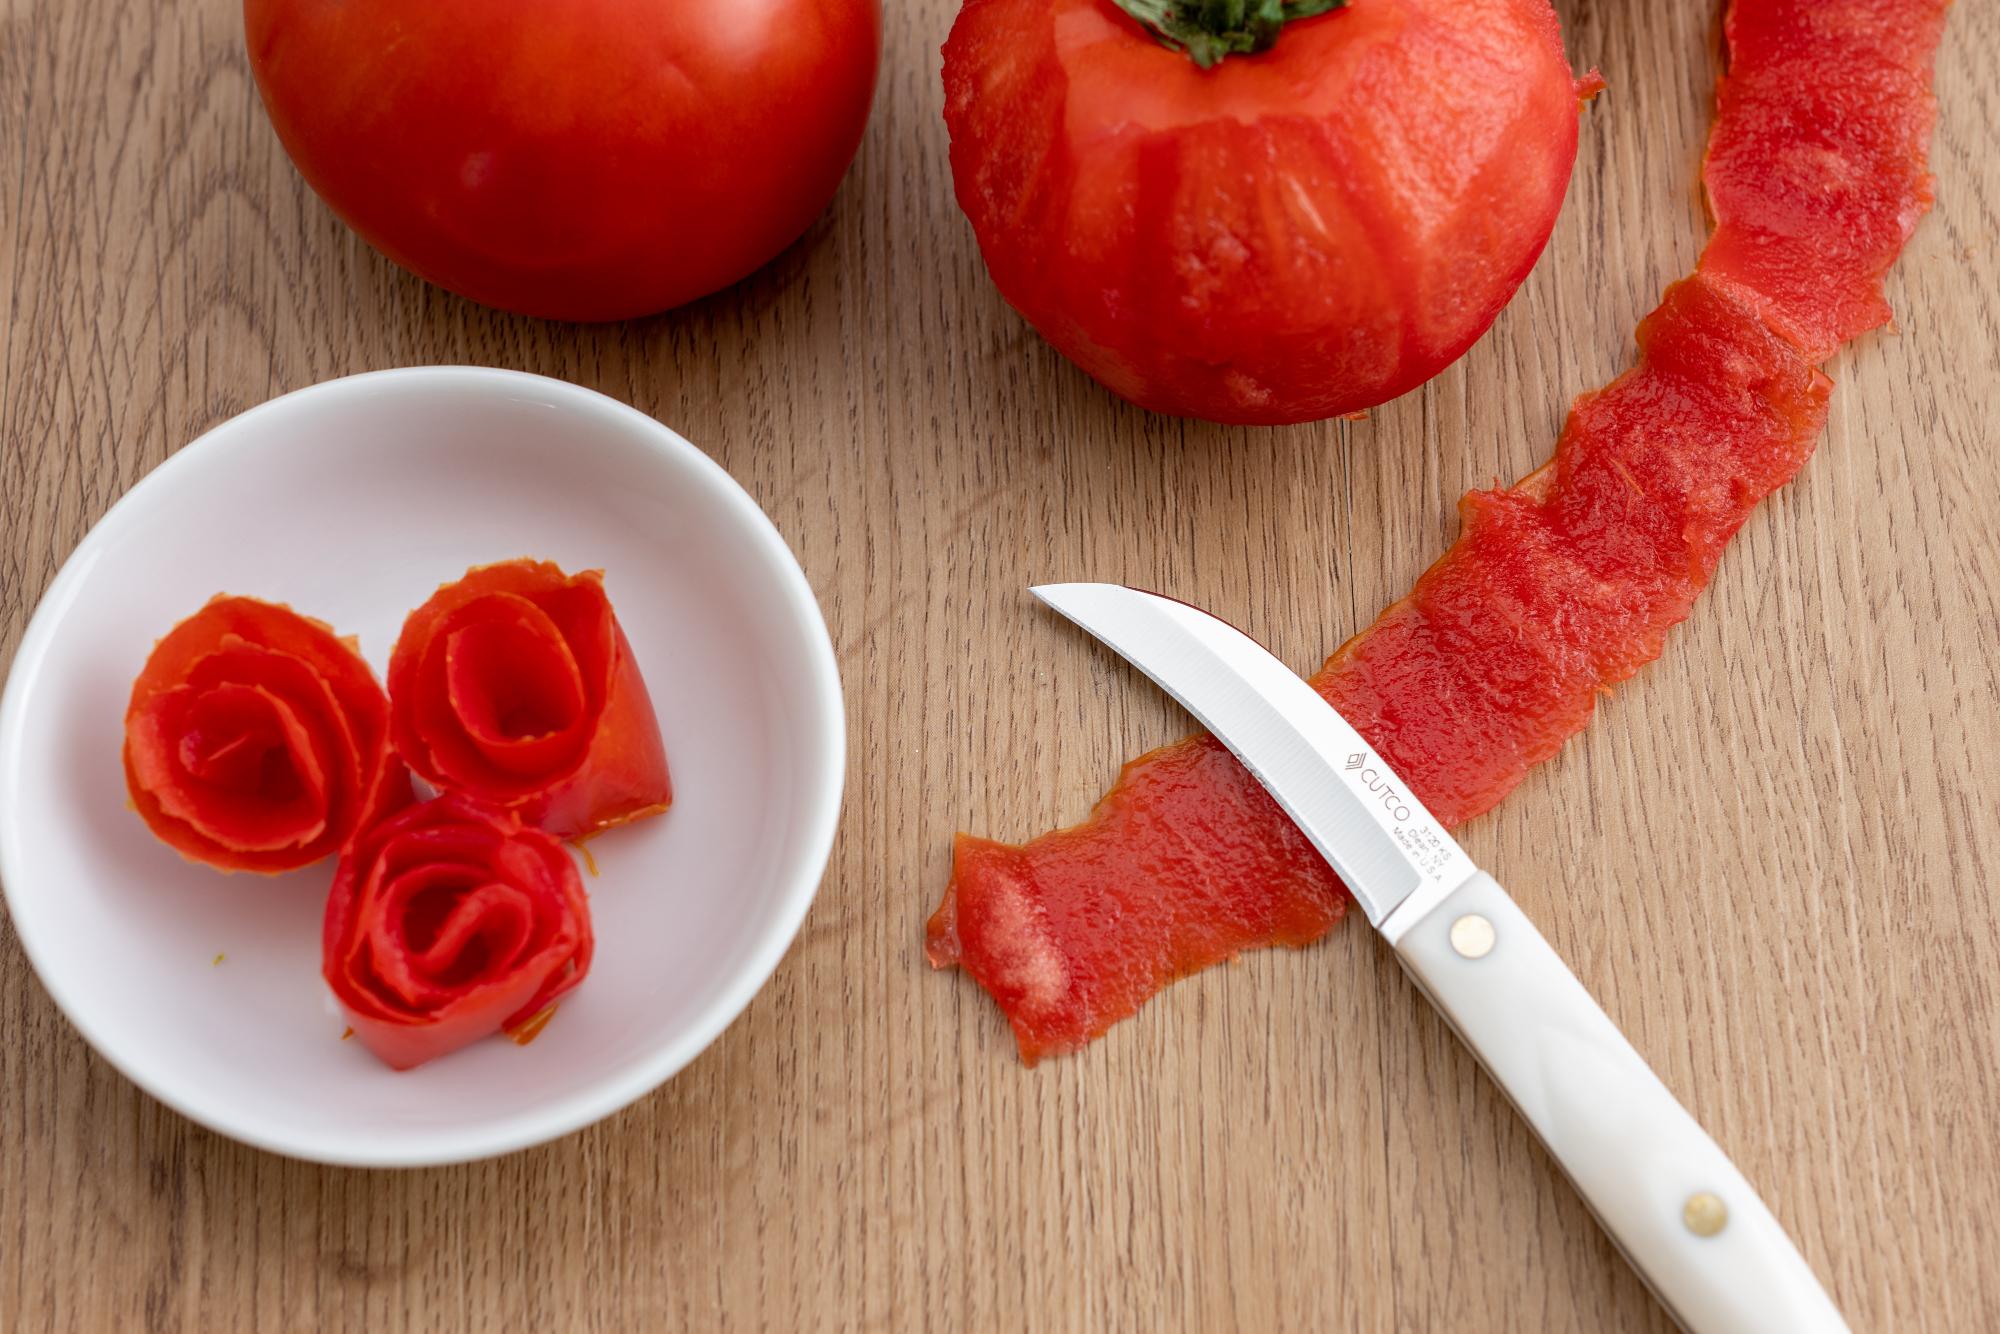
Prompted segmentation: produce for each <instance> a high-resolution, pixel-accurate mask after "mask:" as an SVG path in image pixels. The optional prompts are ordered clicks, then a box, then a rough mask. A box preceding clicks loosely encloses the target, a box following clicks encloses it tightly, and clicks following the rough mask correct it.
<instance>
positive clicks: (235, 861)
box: [125, 596, 410, 873]
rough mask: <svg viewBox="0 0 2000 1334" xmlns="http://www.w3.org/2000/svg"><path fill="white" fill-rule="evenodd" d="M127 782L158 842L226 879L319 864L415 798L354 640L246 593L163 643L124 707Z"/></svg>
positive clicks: (207, 610)
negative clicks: (362, 829)
mask: <svg viewBox="0 0 2000 1334" xmlns="http://www.w3.org/2000/svg"><path fill="white" fill-rule="evenodd" d="M125 782H126V787H127V789H128V790H129V791H130V793H131V797H132V805H133V806H134V808H136V809H137V810H138V812H139V814H140V815H141V816H143V817H144V818H145V821H146V825H147V827H148V828H150V829H151V830H152V831H153V833H154V834H156V835H157V836H158V837H159V838H160V839H161V840H162V841H163V842H165V843H167V844H168V845H169V846H171V847H172V848H173V849H174V850H175V851H177V852H179V853H180V854H181V855H182V856H184V857H186V858H188V859H189V860H191V861H199V862H206V863H207V864H209V865H210V866H214V867H217V868H219V869H221V870H224V871H259V872H265V873H276V872H279V871H290V870H295V869H297V868H298V867H301V866H307V865H310V864H311V863H313V862H316V861H318V860H320V859H321V858H322V857H325V856H327V855H328V854H330V853H333V852H337V851H338V850H339V849H340V847H341V845H342V844H343V843H345V842H346V841H347V839H348V837H349V835H351V834H352V833H353V832H354V831H355V829H356V828H358V827H360V826H361V825H362V824H364V823H366V822H367V821H369V820H372V819H375V818H378V817H379V816H380V815H381V814H383V813H384V812H385V811H388V810H391V809H393V808H394V807H396V806H397V805H400V804H401V803H403V802H405V801H407V800H409V797H410V780H409V774H408V772H407V771H406V770H405V769H404V768H403V765H402V764H401V762H400V761H398V760H397V759H396V758H395V756H394V755H393V754H392V753H391V751H390V748H389V702H388V700H387V699H386V698H385V697H384V695H383V693H382V687H381V686H380V685H379V684H378V683H377V682H376V680H375V676H374V673H372V672H370V671H369V670H368V664H367V663H365V662H363V661H362V660H361V655H360V654H358V653H357V652H355V650H354V646H353V644H352V643H351V642H350V641H348V640H344V639H341V638H340V637H338V636H337V635H335V634H334V632H333V631H332V629H330V628H329V627H328V626H326V625H324V624H322V623H321V622H319V621H315V620H311V619H309V618H307V617H304V616H301V615H299V614H298V613H297V612H295V611H293V610H291V609H290V608H289V607H284V606H280V605H278V604H276V603H270V602H260V601H258V600H256V599H255V598H245V597H226V596H218V597H216V598H215V599H213V600H212V601H210V602H209V604H208V605H207V606H205V607H203V608H202V609H201V610H200V611H198V612H196V613H195V614H194V615H193V616H190V617H189V618H188V619H186V620H184V621H182V622H181V623H180V624H179V625H177V626H175V627H174V628H173V630H172V631H170V632H169V633H168V634H167V636H166V638H164V639H162V640H161V641H160V642H159V643H158V644H157V645H155V646H154V648H153V652H152V656H151V657H149V658H148V659H147V660H146V666H145V668H144V670H142V671H141V672H140V673H139V677H138V679H137V680H136V681H134V682H133V683H132V698H131V702H130V704H129V705H128V706H127V708H126V712H125Z"/></svg>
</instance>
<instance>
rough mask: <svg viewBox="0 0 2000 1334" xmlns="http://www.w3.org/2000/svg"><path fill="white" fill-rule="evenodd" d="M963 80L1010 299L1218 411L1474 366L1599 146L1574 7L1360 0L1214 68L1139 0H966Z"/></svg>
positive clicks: (979, 224) (1239, 416)
mask: <svg viewBox="0 0 2000 1334" xmlns="http://www.w3.org/2000/svg"><path fill="white" fill-rule="evenodd" d="M1287 3H1288V4H1290V3H1291V0H1287ZM1129 7H1131V8H1136V9H1138V10H1140V11H1141V12H1145V11H1146V10H1148V9H1151V10H1153V11H1155V12H1169V13H1171V12H1172V11H1173V9H1174V8H1180V9H1184V10H1186V11H1188V12H1190V13H1200V12H1202V11H1205V10H1211V11H1212V10H1222V11H1228V10H1231V9H1232V6H1231V5H1229V4H1227V3H1216V2H1215V0H1209V3H1202V2H1201V0H1185V3H1182V4H1177V5H1176V6H1166V5H1162V4H1160V3H1159V2H1158V0H1152V3H1150V4H1148V3H1145V0H1134V3H1133V4H1132V5H1131V6H1129ZM1257 7H1259V0H1251V4H1250V6H1249V8H1253V9H1254V8H1257ZM1245 8H1246V6H1244V5H1242V4H1236V5H1234V6H1233V9H1234V10H1236V11H1242V10H1244V9H1245ZM1268 8H1269V9H1272V10H1276V9H1278V4H1277V0H1269V3H1268ZM1282 12H1284V13H1286V14H1288V15H1289V14H1296V13H1297V12H1298V9H1296V8H1288V9H1286V10H1283V11H1282ZM944 89H945V121H946V123H947V124H948V125H949V126H950V129H951V165H952V175H953V177H954V179H955V180H956V182H957V187H958V202H959V206H960V207H961V208H963V209H964V210H965V213H966V215H967V216H968V217H969V218H970V219H971V220H972V226H973V230H974V231H975V232H976V233H977V234H978V237H979V245H980V249H981V251H982V252H984V254H985V256H986V263H987V267H988V268H989V269H990V270H991V271H992V274H993V280H994V282H995V283H997V284H998V285H999V288H1000V291H1001V293H1002V294H1003V295H1004V296H1005V297H1006V298H1007V300H1008V301H1010V302H1011V303H1013V305H1014V306H1015V308H1016V309H1018V310H1019V311H1020V312H1021V313H1022V314H1023V315H1025V316H1027V318H1028V320H1029V322H1030V323H1032V324H1033V325H1034V326H1035V328H1036V329H1038V330H1039V331H1040V332H1041V334H1042V336H1043V337H1045V338H1047V339H1048V340H1049V341H1050V342H1051V343H1054V344H1055V345H1056V347H1057V348H1059V349H1060V350H1061V351H1062V352H1063V354H1064V355H1065V356H1067V357H1069V358H1070V359H1071V360H1072V361H1074V362H1076V363H1077V364H1078V365H1080V366H1082V367H1083V368H1084V369H1085V370H1087V371H1089V372H1090V373H1091V374H1092V375H1094V376H1096V377H1097V378H1098V379H1099V380H1101V381H1102V382H1103V383H1104V384H1105V385H1106V386H1107V387H1109V388H1110V389H1111V390H1113V391H1114V392H1116V393H1118V394H1121V395H1123V396H1124V397H1126V398H1129V399H1131V400H1132V401H1133V402H1135V403H1138V404H1140V405H1141V406H1142V407H1147V408H1151V409H1153V410H1155V411H1158V412H1169V413H1175V414H1179V415H1184V416H1192V417H1206V418H1210V419H1212V420H1215V421H1225V422H1250V423H1261V424H1275V423H1282V422H1298V421H1309V420H1313V419H1317V418H1321V417H1329V416H1333V415H1335V414H1338V413H1345V412H1353V411H1357V410H1359V409H1362V408H1367V407H1372V406H1374V405H1375V404H1377V403H1381V402H1384V401H1386V400H1388V399H1391V398H1394V397H1395V396H1396V395H1398V394H1401V393H1403V392H1405V391H1406V390H1409V389H1411V388H1414V387H1415V386H1416V385H1419V384H1421V383H1423V382H1424V381H1425V380H1428V379H1429V378H1430V377H1431V376H1433V375H1435V374H1437V373H1438V371H1440V370H1442V369H1443V368H1444V367H1445V366H1448V365H1449V364H1451V362H1453V361H1454V360H1456V359H1457V358H1458V357H1459V356H1460V355H1461V354H1463V353H1464V351H1465V349H1466V348H1468V347H1470V346H1471V345H1472V343H1473V340H1475V339H1476V338H1478V337H1479V335H1480V334H1481V333H1483V332H1485V330H1486V327H1487V326H1488V325H1489V324H1491V323H1492V322H1493V317H1494V316H1495V315H1497V314H1499V312H1500V308H1501V307H1502V306H1504V305H1506V303H1507V300H1508V298H1509V297H1511V296H1512V295H1513V294H1514V290H1515V288H1517V287H1518V286H1519V285H1520V283H1521V280H1522V279H1523V278H1524V277H1526V276H1527V273H1528V270H1529V268H1530V267H1532V266H1533V264H1534V262H1535V257H1536V256H1537V255H1539V254H1540V253H1541V250H1542V246H1543V244H1544V243H1545V242H1546V241H1547V240H1548V236H1549V231H1550V229H1551V228H1552V227H1553V226H1554V225H1555V217H1556V212H1557V209H1558V208H1559V207H1560V206H1561V204H1562V196H1563V190H1564V188H1565V186H1566V185H1567V184H1568V182H1569V175H1570V167H1571V164H1572V162H1573V161H1574V159H1575V157H1576V137H1577V127H1576V119H1577V100H1578V93H1577V86H1576V84H1575V82H1574V81H1573V80H1572V78H1571V76H1570V71H1569V66H1568V65H1567V64H1566V63H1565V61H1564V59H1563V53H1562V43H1561V39H1560V35H1559V33H1558V31H1557V28H1556V19H1555V14H1554V13H1553V11H1551V10H1550V8H1549V4H1548V0H1350V3H1349V4H1348V5H1347V6H1346V7H1345V8H1341V9H1335V10H1333V11H1332V12H1330V13H1325V14H1321V15H1319V16H1317V17H1303V18H1301V17H1293V18H1291V19H1290V21H1289V22H1285V23H1284V24H1283V26H1282V27H1281V28H1279V29H1278V30H1277V35H1276V39H1275V42H1273V43H1272V44H1271V45H1270V47H1269V49H1268V50H1264V51H1262V52H1260V53H1257V54H1236V55H1224V56H1222V58H1221V59H1220V60H1218V61H1216V62H1215V63H1214V64H1213V66H1212V67H1210V68H1202V67H1201V66H1199V65H1197V64H1196V62H1195V61H1194V60H1193V59H1191V58H1190V56H1189V54H1188V53H1187V52H1184V51H1181V50H1175V49H1169V48H1168V47H1167V46H1166V45H1163V44H1162V43H1161V42H1160V41H1159V40H1157V39H1156V38H1155V37H1154V36H1153V35H1152V33H1151V32H1150V31H1149V30H1148V29H1147V28H1145V27H1142V26H1141V25H1140V24H1139V23H1138V22H1137V21H1135V20H1134V19H1133V17H1131V15H1130V14H1128V13H1127V12H1126V10H1125V8H1121V6H1120V5H1119V4H1117V3H1114V0H966V4H965V7H964V8H963V9H962V10H961V11H960V13H959V16H958V21H957V22H956V23H955V24H954V25H953V27H952V30H951V35H950V38H949V39H948V40H947V41H946V42H945V45H944Z"/></svg>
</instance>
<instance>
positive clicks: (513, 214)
mask: <svg viewBox="0 0 2000 1334" xmlns="http://www.w3.org/2000/svg"><path fill="white" fill-rule="evenodd" d="M243 17H244V25H245V28H246V29H247V34H248V38H249V47H250V66H251V68H252V69H253V70H254V71H255V72H256V76H257V86H258V88H259V89H260V90H261V91H262V92H263V95H264V105H265V106H266V107H267V108H268V109H269V110H270V113H271V120H272V123H273V124H274V125H276V126H277V130H278V137H279V138H280V139H281V140H283V142H284V145H285V149H286V151H287V152H289V153H290V154H291V156H292V160H293V161H294V162H296V163H297V164H298V167H299V170H300V171H301V172H303V173H304V174H305V178H306V180H307V181H309V182H310V183H311V184H312V187H313V189H315V190H317V191H318V192H319V193H320V195H321V197H322V198H324V199H325V200H326V201H327V203H328V204H330V205H332V206H333V209H334V211H335V212H336V213H338V214H340V216H341V217H342V218H344V219H346V220H347V222H348V223H349V225H351V226H352V227H353V228H354V230H355V231H357V232H359V233H361V235H362V236H363V237H364V238H365V239H366V240H367V241H368V242H369V243H370V244H371V245H373V246H375V248H376V249H378V250H380V251H381V252H382V253H383V254H385V255H387V256H388V257H389V258H391V259H393V260H395V261H396V262H397V263H399V264H402V265H404V266H405V267H407V268H410V269H412V270H414V271H415V272H417V273H418V274H420V275H421V276H423V277H425V278H428V279H430V280H431V281H432V282H434V283H437V284H438V285H440V286H442V287H448V288H450V289H451V290H452V291H454V292H460V293H463V294H464V295H466V296H469V297H471V298H472V299H473V300H475V301H483V302H485V303H486V304H488V305H492V306H499V307H502V308H503V309H506V310H513V311H520V312H523V313H525V314H530V315H542V316H548V317H551V318H556V319H573V320H609V319H621V318H624V317H627V316H632V315H643V314H646V313H648V312H651V311H656V310H663V309H665V308H667V307H669V306H675V305H679V304H680V303H682V302H684V301H689V300H692V299H693V298H695V297H698V296H701V295H703V294H705V293H708V292H713V291H715V290H716V289H717V288H719V287H725V286H727V285H728V284H730V283H732V282H735V281H736V280H737V279H739V278H742V277H743V276H745V275H746V274H748V273H750V272H751V271H752V270H753V269H755V268H757V267H758V266H759V265H761V264H763V263H764V262H765V261H767V260H769V259H770V258H771V257H772V256H773V255H775V254H777V253H778V252H779V251H780V250H782V249H784V248H785V247H786V246H787V245H789V244H790V243H791V242H792V241H793V240H795V239H796V238H797V237H798V236H799V234H800V233H801V232H803V231H804V230H805V229H806V226H807V224H808V223H810V222H811V221H812V219H813V217H814V216H815V215H816V214H817V213H819V211H820V210H821V209H822V208H824V207H825V206H826V203H827V201H828V200H829V199H831V198H832V197H833V191H834V187H835V186H836V185H838V184H839V181H840V177H841V174H842V173H843V172H845V171H846V169H847V164H848V162H849V161H850V160H852V158H853V156H854V151H855V148H856V147H857V146H858V145H859V144H860V142H861V131H862V127H863V124H864V123H865V122H866V120H867V117H868V104H869V100H870V98H871V97H872V95H873V93H874V87H875V71H876V65H877V63H878V61H879V59H880V54H881V35H882V16H881V9H880V7H879V0H812V2H811V3H810V4H787V3H783V0H730V2H729V3H724V4H696V3H691V2H689V0H245V3H244V6H243Z"/></svg>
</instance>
